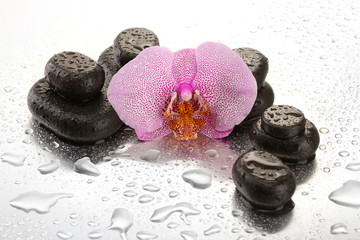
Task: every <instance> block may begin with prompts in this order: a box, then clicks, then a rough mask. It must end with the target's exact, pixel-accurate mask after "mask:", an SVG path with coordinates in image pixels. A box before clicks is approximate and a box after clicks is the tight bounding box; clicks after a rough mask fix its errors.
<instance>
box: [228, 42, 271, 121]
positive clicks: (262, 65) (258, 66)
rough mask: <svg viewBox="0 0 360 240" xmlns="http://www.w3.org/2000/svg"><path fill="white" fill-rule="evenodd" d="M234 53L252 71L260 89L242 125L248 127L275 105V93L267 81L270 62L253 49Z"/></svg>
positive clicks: (242, 49)
mask: <svg viewBox="0 0 360 240" xmlns="http://www.w3.org/2000/svg"><path fill="white" fill-rule="evenodd" d="M233 51H235V52H236V53H237V54H238V55H239V56H240V57H241V58H242V59H243V61H244V62H245V63H246V65H247V66H248V68H249V69H250V70H251V72H252V74H253V75H254V77H255V79H256V83H257V87H258V92H257V97H256V100H255V103H254V106H253V108H252V109H251V111H250V113H249V115H248V116H247V117H246V118H245V119H244V121H243V123H242V124H244V125H248V124H251V123H252V122H254V121H255V120H256V119H258V118H259V117H260V116H261V114H262V113H263V112H264V111H265V109H267V108H268V107H270V106H271V105H273V103H274V91H273V89H272V88H271V86H270V84H269V83H268V82H266V81H265V78H266V75H267V73H268V70H269V60H268V59H267V57H266V56H265V55H264V54H262V53H261V52H259V51H258V50H256V49H253V48H236V49H233Z"/></svg>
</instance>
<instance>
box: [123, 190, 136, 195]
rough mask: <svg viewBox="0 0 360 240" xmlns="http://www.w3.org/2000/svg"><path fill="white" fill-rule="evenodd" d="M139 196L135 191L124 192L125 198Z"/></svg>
mask: <svg viewBox="0 0 360 240" xmlns="http://www.w3.org/2000/svg"><path fill="white" fill-rule="evenodd" d="M137 195H138V194H137V192H135V191H133V190H127V191H125V192H124V196H125V197H135V196H137Z"/></svg>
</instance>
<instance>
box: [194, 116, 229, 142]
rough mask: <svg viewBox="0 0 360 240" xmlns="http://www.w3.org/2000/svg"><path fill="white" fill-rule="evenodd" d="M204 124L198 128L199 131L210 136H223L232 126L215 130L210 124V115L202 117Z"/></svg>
mask: <svg viewBox="0 0 360 240" xmlns="http://www.w3.org/2000/svg"><path fill="white" fill-rule="evenodd" d="M204 120H205V122H206V123H205V125H204V126H203V127H202V128H201V129H200V132H201V133H202V134H204V135H206V136H208V137H211V138H223V137H226V136H228V135H229V134H230V133H231V132H232V130H233V128H231V129H228V130H226V131H217V130H216V129H215V128H214V127H213V126H211V115H209V116H207V117H205V118H204Z"/></svg>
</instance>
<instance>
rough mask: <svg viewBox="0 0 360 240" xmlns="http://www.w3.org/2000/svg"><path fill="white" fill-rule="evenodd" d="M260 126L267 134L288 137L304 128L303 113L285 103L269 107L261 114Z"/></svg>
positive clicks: (294, 135) (298, 133) (296, 134)
mask: <svg viewBox="0 0 360 240" xmlns="http://www.w3.org/2000/svg"><path fill="white" fill-rule="evenodd" d="M261 128H262V129H263V130H264V131H265V132H266V133H267V134H269V135H271V136H273V137H277V138H284V139H289V138H292V137H296V136H298V135H300V134H301V133H302V132H303V131H304V130H305V117H304V114H303V113H302V112H301V111H300V110H299V109H297V108H295V107H292V106H287V105H279V106H273V107H269V108H268V109H266V110H265V111H264V114H262V115H261Z"/></svg>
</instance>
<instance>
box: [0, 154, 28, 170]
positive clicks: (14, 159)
mask: <svg viewBox="0 0 360 240" xmlns="http://www.w3.org/2000/svg"><path fill="white" fill-rule="evenodd" d="M25 158H26V157H25V156H24V155H20V154H16V153H11V152H6V153H4V154H3V155H1V161H3V162H6V163H9V164H11V165H13V166H16V167H19V166H22V165H24V162H25Z"/></svg>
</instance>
